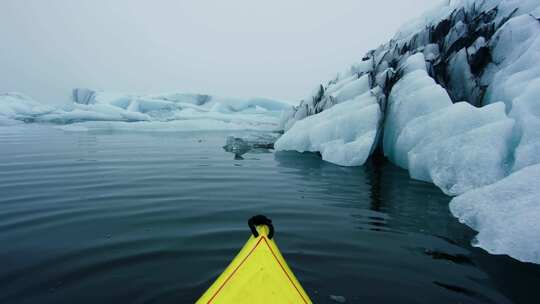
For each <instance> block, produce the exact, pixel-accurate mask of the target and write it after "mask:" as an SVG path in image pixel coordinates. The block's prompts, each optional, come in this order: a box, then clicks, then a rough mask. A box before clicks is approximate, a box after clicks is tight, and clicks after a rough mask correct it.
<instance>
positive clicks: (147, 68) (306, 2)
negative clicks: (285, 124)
mask: <svg viewBox="0 0 540 304" xmlns="http://www.w3.org/2000/svg"><path fill="white" fill-rule="evenodd" d="M434 2H435V1H434V0H376V1H371V0H370V1H361V0H332V1H318V0H267V1H258V0H228V1H224V0H216V1H207V0H196V1H195V0H193V1H182V0H114V1H112V0H1V1H0V39H1V42H0V92H6V91H19V92H23V93H26V94H28V95H30V96H32V97H34V99H37V100H41V101H43V102H51V103H60V102H65V101H68V100H69V98H70V94H71V89H72V88H74V87H89V88H96V89H102V90H114V91H127V92H133V93H137V92H140V93H146V92H170V91H179V92H194V93H212V94H219V95H225V96H239V97H249V96H263V97H273V98H279V99H288V100H297V99H300V98H302V97H304V96H305V95H307V94H308V93H309V92H310V91H311V90H312V89H313V87H314V86H316V85H317V84H318V83H320V82H322V81H325V80H327V79H329V78H331V77H333V76H334V75H335V74H336V73H337V72H338V71H341V70H343V69H345V68H346V67H347V66H348V65H350V64H351V63H353V62H355V61H358V60H360V59H361V57H362V56H363V55H364V53H365V52H366V51H368V50H370V49H372V48H375V47H377V46H378V45H379V44H381V43H383V42H385V41H386V40H388V39H389V38H391V37H392V36H393V34H394V32H395V31H396V30H397V29H398V28H399V26H400V25H401V24H403V23H405V22H407V21H408V20H410V19H412V18H414V17H416V16H419V15H420V14H421V13H422V12H423V11H425V10H426V9H427V8H429V7H431V6H433V4H434Z"/></svg>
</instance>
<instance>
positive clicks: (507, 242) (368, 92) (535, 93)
mask: <svg viewBox="0 0 540 304" xmlns="http://www.w3.org/2000/svg"><path fill="white" fill-rule="evenodd" d="M539 60H540V1H538V0H522V1H510V0H483V1H473V0H455V1H445V2H443V3H441V4H440V5H439V6H437V7H436V8H434V9H433V10H431V11H430V12H428V13H426V14H425V15H424V16H422V17H421V18H419V19H417V20H415V21H413V22H411V23H410V24H408V25H406V26H405V27H403V28H402V30H400V31H399V33H397V34H396V36H395V37H394V38H393V39H392V40H390V41H389V42H388V43H386V44H384V45H381V46H380V47H379V48H377V49H375V50H372V51H370V52H368V53H367V54H366V55H365V56H364V58H362V60H361V61H360V62H359V63H356V64H354V65H352V66H351V67H350V68H349V69H348V70H347V71H345V72H343V73H340V74H338V75H337V77H336V78H335V79H333V80H331V81H328V82H326V83H325V84H322V85H320V86H319V87H318V88H316V90H315V91H314V93H313V94H312V95H310V96H309V97H308V98H306V99H304V100H303V101H302V102H301V103H300V105H298V106H297V107H294V108H292V109H290V110H289V111H288V112H286V113H285V114H284V115H283V117H282V121H281V127H282V128H283V129H284V130H285V131H286V132H285V134H284V136H283V137H282V138H281V139H280V140H278V141H277V142H276V145H275V146H276V149H278V150H296V151H300V152H303V151H312V152H320V153H321V154H322V156H323V159H325V160H327V161H330V162H333V163H336V164H339V165H346V166H349V165H362V164H363V163H364V162H365V161H366V160H367V158H368V157H369V155H371V154H373V153H379V154H383V155H384V156H386V157H387V158H388V159H389V160H390V161H392V162H393V163H395V164H396V165H398V166H401V167H402V168H404V169H408V170H409V172H410V174H411V176H412V177H413V178H416V179H420V180H424V181H428V182H432V183H434V184H436V185H437V186H438V187H440V188H441V189H442V190H443V191H444V192H445V193H446V194H448V195H462V194H463V195H462V196H460V197H458V198H456V199H455V200H454V202H453V203H452V212H453V213H454V214H455V215H456V216H458V217H460V219H461V220H462V221H463V222H465V223H466V224H467V225H469V226H471V227H473V228H475V229H477V230H479V231H480V234H479V239H480V238H481V241H480V242H478V245H479V246H483V247H484V248H487V249H488V250H490V251H491V252H495V253H507V254H510V255H512V256H514V257H516V258H520V259H522V260H526V261H532V262H536V263H540V224H539V223H540V214H538V213H537V212H536V210H537V209H538V208H537V207H536V206H538V205H539V204H540V192H538V191H537V190H534V189H536V188H537V187H536V186H533V185H536V184H537V183H538V178H537V175H538V172H539V170H540V169H539V168H540V167H538V165H537V166H533V165H535V164H538V163H540V100H539V98H540V65H538V62H539ZM373 105H375V107H373ZM368 106H369V107H370V108H368ZM525 169H526V171H525ZM521 171H523V172H524V173H521ZM512 173H514V174H512ZM510 174H512V175H511V176H510V177H507V176H509V175H510ZM521 179H523V180H521ZM516 181H518V182H516ZM494 183H496V184H494ZM492 184H494V185H501V186H500V187H498V186H494V185H492ZM524 184H525V186H524ZM484 187H485V188H484ZM523 189H525V190H526V191H528V192H527V193H526V194H523V193H521V192H522V191H523ZM487 192H489V193H491V195H490V196H489V197H490V200H489V201H486V200H478V197H479V196H481V194H482V193H487ZM499 192H500V193H499ZM464 193H465V194H464ZM498 194H499V195H498ZM513 198H515V199H516V200H515V201H513V202H508V203H507V202H506V201H505V199H513ZM508 204H510V205H511V206H512V207H511V209H512V212H505V210H507V209H508V208H509V207H508ZM531 206H535V207H534V209H531ZM527 210H534V212H533V214H532V215H531V214H527ZM525 214H527V216H523V215H525ZM522 216H523V217H522ZM521 219H523V221H521ZM497 222H498V223H504V224H505V225H506V224H513V225H517V226H518V227H513V229H512V230H509V231H506V232H505V231H503V230H504V229H502V228H501V226H500V225H499V224H496V223H497ZM525 231H527V234H526V236H528V237H529V238H527V237H523V236H518V235H517V234H518V233H524V232H525ZM531 238H533V239H532V240H531ZM512 239H513V240H515V241H511V240H512ZM526 239H527V240H528V243H522V242H525V241H526ZM499 242H501V244H499ZM517 243H519V244H517Z"/></svg>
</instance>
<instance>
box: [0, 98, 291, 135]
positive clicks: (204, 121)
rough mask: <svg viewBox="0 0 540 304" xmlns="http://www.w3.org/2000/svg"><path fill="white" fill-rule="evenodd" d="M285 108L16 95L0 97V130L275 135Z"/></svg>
mask: <svg viewBox="0 0 540 304" xmlns="http://www.w3.org/2000/svg"><path fill="white" fill-rule="evenodd" d="M290 106H291V103H290V102H286V101H278V100H272V99H267V98H247V99H242V98H228V97H219V96H212V95H205V94H184V93H170V94H159V95H138V94H126V93H115V92H105V91H95V90H91V89H86V88H78V89H74V90H73V103H71V104H67V105H63V106H58V107H53V106H47V105H43V104H41V103H39V102H37V101H35V100H33V99H32V98H30V97H29V96H26V95H23V94H20V93H5V94H0V125H11V124H16V123H20V122H38V123H51V124H56V125H58V127H59V128H61V129H63V130H66V131H88V130H125V131H134V130H135V131H171V132H177V131H198V130H204V131H207V130H256V131H274V130H276V129H278V125H279V121H280V120H279V119H280V115H281V113H282V112H283V111H284V110H286V109H288V108H290Z"/></svg>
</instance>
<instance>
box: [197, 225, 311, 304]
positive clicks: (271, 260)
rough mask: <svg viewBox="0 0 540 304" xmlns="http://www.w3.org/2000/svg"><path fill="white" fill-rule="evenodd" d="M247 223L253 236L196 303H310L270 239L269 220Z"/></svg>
mask: <svg viewBox="0 0 540 304" xmlns="http://www.w3.org/2000/svg"><path fill="white" fill-rule="evenodd" d="M248 223H249V226H250V229H251V231H252V234H253V235H252V236H251V237H250V238H249V240H248V241H247V243H246V244H245V245H244V247H243V248H242V249H241V250H240V252H239V253H238V255H236V257H235V258H234V260H233V261H232V262H231V264H229V266H227V268H226V269H225V271H224V272H223V273H222V274H221V275H220V276H219V277H218V278H217V280H216V281H215V282H214V284H212V286H211V287H210V288H209V289H208V290H207V291H206V292H205V293H204V294H203V296H202V297H201V298H200V299H199V300H198V301H197V304H209V303H214V304H225V303H227V304H228V303H234V304H243V303H249V304H258V303H261V304H263V303H269V304H270V303H272V304H279V303H303V304H306V303H309V304H310V303H312V302H311V300H310V299H309V297H308V295H307V293H306V292H305V291H304V289H303V288H302V286H301V285H300V283H299V282H298V280H297V279H296V277H295V276H294V274H293V272H292V271H291V269H290V268H289V266H288V265H287V263H286V262H285V259H283V256H282V255H281V253H280V251H279V249H278V247H277V245H276V243H275V242H274V240H273V239H272V238H273V235H274V227H273V226H272V221H271V220H269V219H268V218H266V217H264V216H262V215H258V216H254V217H252V218H251V219H250V220H249V222H248Z"/></svg>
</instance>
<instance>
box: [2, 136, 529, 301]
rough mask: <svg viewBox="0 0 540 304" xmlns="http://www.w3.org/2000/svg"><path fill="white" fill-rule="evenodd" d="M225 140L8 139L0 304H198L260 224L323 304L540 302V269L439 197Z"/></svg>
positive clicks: (368, 172)
mask: <svg viewBox="0 0 540 304" xmlns="http://www.w3.org/2000/svg"><path fill="white" fill-rule="evenodd" d="M227 135H229V134H228V133H154V134H152V133H121V132H116V133H115V132H100V133H68V132H63V131H60V130H56V129H53V128H52V127H45V126H38V125H29V126H24V127H4V128H2V127H0V248H1V250H0V260H1V261H2V266H1V267H0V303H192V302H194V301H195V300H196V299H197V298H198V296H199V295H200V294H202V292H204V290H206V288H208V286H209V285H210V283H211V282H212V281H213V280H214V279H215V278H216V276H217V275H218V274H219V273H220V272H221V271H222V270H223V269H224V267H225V266H226V265H227V264H228V262H229V261H230V259H231V258H232V257H233V256H234V255H235V254H236V251H237V250H238V249H239V248H240V247H241V245H243V243H244V242H245V240H246V239H247V237H248V236H249V229H248V227H247V224H246V221H247V219H248V218H249V217H250V216H252V215H254V214H258V213H264V214H266V215H268V216H269V217H271V218H272V219H273V221H274V224H275V226H276V240H277V242H278V245H279V246H280V248H281V250H282V251H283V254H284V256H285V258H286V259H287V261H288V262H289V264H290V266H291V267H292V269H293V270H294V271H295V273H296V275H297V276H298V278H299V280H300V281H301V282H302V284H303V285H304V287H305V289H306V290H307V292H308V293H309V294H310V296H311V297H312V299H313V300H314V302H316V303H329V302H330V300H329V296H330V295H342V296H345V297H346V298H347V303H512V302H515V303H539V301H540V300H539V299H540V288H538V287H539V286H540V267H539V266H536V265H532V264H525V263H519V262H516V261H513V260H512V259H510V258H507V257H501V256H490V255H488V254H486V253H485V252H483V251H482V250H480V249H476V248H472V247H471V246H470V245H469V241H470V239H471V238H472V237H473V235H474V233H473V232H472V231H470V230H468V229H467V228H466V227H464V226H462V225H460V224H459V223H458V222H457V221H456V220H455V219H454V218H452V217H451V216H450V214H449V211H448V202H449V198H448V197H446V196H444V195H443V194H441V192H440V191H439V190H438V189H436V188H435V187H434V186H431V185H429V184H425V183H421V182H417V181H412V180H410V179H409V178H408V175H407V173H406V172H405V171H403V170H400V169H397V168H396V167H393V166H392V165H390V164H387V163H386V164H379V165H375V164H369V165H367V166H365V167H362V168H341V167H338V166H334V165H331V164H328V163H324V162H322V161H321V160H320V159H319V158H318V157H317V156H316V155H300V154H296V153H276V154H274V153H252V154H246V155H244V160H235V159H234V155H232V154H229V153H227V152H225V151H224V150H223V149H222V148H221V146H222V145H223V144H224V143H225V139H226V137H227Z"/></svg>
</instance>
